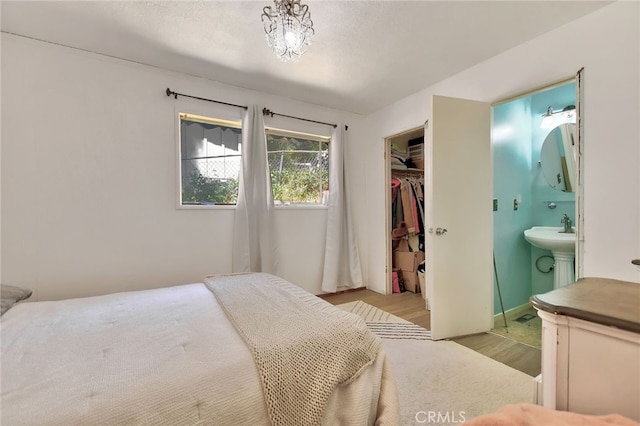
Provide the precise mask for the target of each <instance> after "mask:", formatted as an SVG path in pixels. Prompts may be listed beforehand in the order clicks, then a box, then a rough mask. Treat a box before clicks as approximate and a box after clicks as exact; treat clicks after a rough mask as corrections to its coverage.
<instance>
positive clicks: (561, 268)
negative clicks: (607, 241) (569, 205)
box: [524, 226, 576, 288]
mask: <svg viewBox="0 0 640 426" xmlns="http://www.w3.org/2000/svg"><path fill="white" fill-rule="evenodd" d="M563 230H564V228H562V227H559V226H534V227H533V228H531V229H527V230H525V231H524V238H525V239H526V240H527V241H529V243H531V245H533V246H535V247H538V248H541V249H545V250H551V253H553V258H554V260H555V267H554V270H553V288H560V287H563V286H565V285H567V284H571V283H572V282H574V281H575V276H574V273H573V259H574V258H575V248H576V234H575V229H574V233H566V232H562V231H563Z"/></svg>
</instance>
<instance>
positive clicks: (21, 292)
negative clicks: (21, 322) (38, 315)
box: [0, 284, 31, 315]
mask: <svg viewBox="0 0 640 426" xmlns="http://www.w3.org/2000/svg"><path fill="white" fill-rule="evenodd" d="M29 297H31V290H29V289H28V288H22V287H17V286H14V285H5V284H0V298H1V299H2V312H0V315H2V314H4V313H5V312H7V311H8V310H9V309H11V307H12V306H13V305H15V304H16V303H18V302H19V301H21V300H23V299H28V298H29Z"/></svg>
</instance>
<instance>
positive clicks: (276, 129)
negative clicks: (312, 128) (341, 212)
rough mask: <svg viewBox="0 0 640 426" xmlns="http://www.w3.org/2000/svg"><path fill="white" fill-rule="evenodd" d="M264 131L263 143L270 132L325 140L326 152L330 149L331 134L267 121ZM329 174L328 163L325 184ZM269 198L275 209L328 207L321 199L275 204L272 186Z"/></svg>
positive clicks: (321, 208) (317, 208) (322, 208)
mask: <svg viewBox="0 0 640 426" xmlns="http://www.w3.org/2000/svg"><path fill="white" fill-rule="evenodd" d="M286 127H289V126H286ZM264 132H265V145H266V143H267V134H268V133H269V132H271V133H272V134H277V135H278V136H285V137H287V136H289V137H298V138H305V139H307V140H314V141H318V142H325V143H327V145H328V147H327V153H328V154H329V153H330V150H331V136H328V135H322V134H318V133H315V132H314V133H310V132H307V131H299V130H292V129H290V128H287V129H283V128H282V126H273V125H267V123H265V126H264ZM265 148H266V151H267V157H268V146H265ZM329 156H330V154H329ZM328 161H329V160H328ZM268 166H269V164H268V160H267V167H268ZM330 174H331V166H330V165H329V167H328V174H327V186H328V185H329V182H330ZM269 178H271V169H269ZM270 184H271V183H270ZM271 199H272V202H273V203H274V204H273V206H274V208H276V209H283V210H326V209H328V208H329V206H328V204H323V203H322V200H320V201H319V202H317V203H293V204H276V203H275V201H276V200H275V199H274V198H273V188H272V191H271Z"/></svg>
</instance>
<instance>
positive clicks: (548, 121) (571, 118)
mask: <svg viewBox="0 0 640 426" xmlns="http://www.w3.org/2000/svg"><path fill="white" fill-rule="evenodd" d="M555 114H562V120H561V121H562V122H564V123H575V122H576V106H575V105H567V106H566V107H564V108H562V111H554V110H553V108H551V107H549V108H547V112H545V113H544V114H542V123H540V128H541V129H552V128H554V127H555V126H556V118H555V117H554V115H555Z"/></svg>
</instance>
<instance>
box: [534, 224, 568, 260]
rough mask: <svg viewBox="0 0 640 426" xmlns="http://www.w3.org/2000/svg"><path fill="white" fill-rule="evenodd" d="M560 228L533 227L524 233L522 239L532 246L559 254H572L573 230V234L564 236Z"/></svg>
mask: <svg viewBox="0 0 640 426" xmlns="http://www.w3.org/2000/svg"><path fill="white" fill-rule="evenodd" d="M563 230H564V228H563V227H560V226H534V227H533V228H531V229H527V230H526V231H524V238H525V239H526V240H527V241H529V243H531V244H532V245H534V246H536V247H538V248H541V249H546V250H551V251H552V252H554V255H555V254H556V252H560V253H573V252H574V251H575V247H576V234H575V229H574V233H573V234H566V233H563V232H561V231H563Z"/></svg>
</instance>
